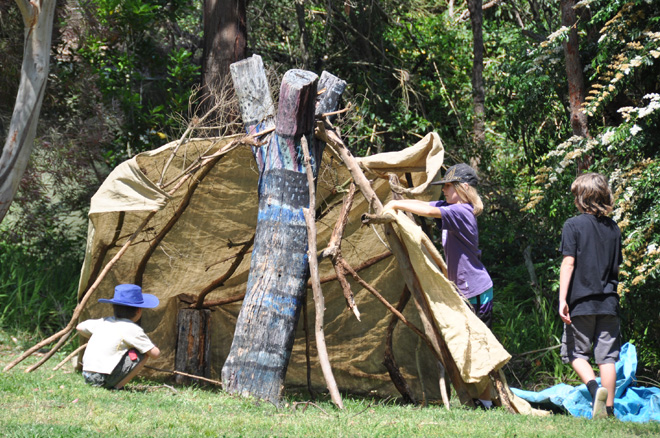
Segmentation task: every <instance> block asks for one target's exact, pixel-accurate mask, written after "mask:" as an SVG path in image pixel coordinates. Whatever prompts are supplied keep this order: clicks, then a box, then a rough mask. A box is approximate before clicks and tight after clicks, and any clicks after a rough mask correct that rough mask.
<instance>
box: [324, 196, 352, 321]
mask: <svg viewBox="0 0 660 438" xmlns="http://www.w3.org/2000/svg"><path fill="white" fill-rule="evenodd" d="M354 198H355V184H351V185H350V188H349V190H348V194H347V195H346V198H345V199H344V203H343V205H342V207H341V211H340V213H339V218H337V223H336V224H335V228H334V229H333V230H332V235H331V236H330V242H328V246H327V247H326V248H325V249H324V250H323V251H322V253H321V255H322V256H323V257H330V260H331V261H332V266H333V267H334V269H335V274H336V275H337V280H339V284H340V285H341V290H342V291H343V292H344V298H345V299H346V304H347V305H348V308H349V309H351V311H352V312H353V314H354V315H355V317H356V318H357V320H358V321H360V311H359V310H358V308H357V305H356V304H355V296H354V295H353V291H352V290H351V285H350V284H349V282H348V280H346V271H345V270H344V269H343V268H342V267H341V265H339V264H338V263H337V259H338V258H339V257H341V239H342V236H343V235H344V229H345V228H346V224H347V223H348V213H349V212H350V211H351V207H352V206H353V199H354ZM319 281H320V280H319Z"/></svg>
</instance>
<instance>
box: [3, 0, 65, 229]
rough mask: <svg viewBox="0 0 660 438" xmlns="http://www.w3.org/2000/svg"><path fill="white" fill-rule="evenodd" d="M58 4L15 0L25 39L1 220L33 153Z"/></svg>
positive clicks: (6, 158) (6, 156)
mask: <svg viewBox="0 0 660 438" xmlns="http://www.w3.org/2000/svg"><path fill="white" fill-rule="evenodd" d="M55 3H56V2H55V0H38V1H27V0H16V5H17V6H18V8H19V9H20V11H21V15H22V16H23V23H24V25H25V32H24V34H25V39H24V46H23V64H22V66H21V81H20V84H19V87H18V93H16V103H15V104H14V112H13V114H12V116H11V122H10V124H9V130H8V131H7V139H6V140H5V144H4V146H3V148H2V155H1V156H0V221H2V219H3V218H4V217H5V215H6V214H7V211H8V210H9V206H10V205H11V203H12V201H13V200H14V196H15V195H16V191H17V190H18V184H19V182H20V181H21V178H22V177H23V174H24V173H25V169H26V168H27V164H28V161H29V159H30V153H31V152H32V146H33V143H34V138H35V136H36V132H37V123H38V121H39V112H40V111H41V103H42V102H43V98H44V93H45V90H46V82H47V79H48V69H49V66H50V45H51V39H52V37H51V35H52V33H53V17H54V15H55Z"/></svg>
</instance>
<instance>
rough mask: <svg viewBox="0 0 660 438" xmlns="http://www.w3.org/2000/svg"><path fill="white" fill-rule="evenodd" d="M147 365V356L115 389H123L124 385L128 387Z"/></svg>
mask: <svg viewBox="0 0 660 438" xmlns="http://www.w3.org/2000/svg"><path fill="white" fill-rule="evenodd" d="M146 363H147V356H145V357H144V358H143V359H142V360H141V361H140V363H139V364H137V366H136V367H135V368H133V370H132V371H131V372H130V373H128V374H127V375H126V377H124V378H123V380H122V381H121V382H119V383H117V384H116V385H115V389H122V388H123V387H124V385H126V384H127V383H128V382H130V381H131V379H132V378H133V377H135V376H137V374H138V373H139V372H140V371H141V370H142V368H143V367H144V365H145V364H146Z"/></svg>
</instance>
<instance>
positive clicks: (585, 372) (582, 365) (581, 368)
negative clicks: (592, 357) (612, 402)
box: [571, 359, 604, 386]
mask: <svg viewBox="0 0 660 438" xmlns="http://www.w3.org/2000/svg"><path fill="white" fill-rule="evenodd" d="M571 366H572V367H573V369H574V370H575V372H576V373H577V375H578V376H579V377H580V380H582V383H585V384H586V383H587V382H588V381H590V380H594V379H595V378H596V374H594V369H593V368H591V365H590V364H589V362H587V361H586V360H584V359H575V360H573V362H571ZM601 372H602V371H601ZM603 386H604V385H603Z"/></svg>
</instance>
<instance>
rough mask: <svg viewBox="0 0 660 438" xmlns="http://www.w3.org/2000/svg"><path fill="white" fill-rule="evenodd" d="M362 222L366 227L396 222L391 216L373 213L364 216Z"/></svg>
mask: <svg viewBox="0 0 660 438" xmlns="http://www.w3.org/2000/svg"><path fill="white" fill-rule="evenodd" d="M360 219H361V220H362V223H363V224H365V225H373V224H380V225H384V224H390V223H392V222H394V219H392V218H391V217H390V216H381V215H379V214H373V213H365V214H363V215H362V217H361V218H360Z"/></svg>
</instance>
